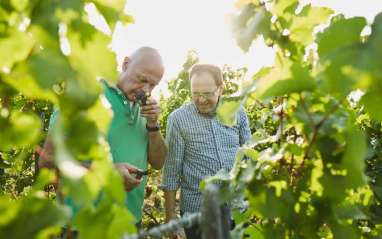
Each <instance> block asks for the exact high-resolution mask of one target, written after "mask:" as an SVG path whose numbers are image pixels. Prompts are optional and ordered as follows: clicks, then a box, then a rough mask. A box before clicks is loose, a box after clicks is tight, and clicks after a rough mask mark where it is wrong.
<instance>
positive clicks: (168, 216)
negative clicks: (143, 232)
mask: <svg viewBox="0 0 382 239" xmlns="http://www.w3.org/2000/svg"><path fill="white" fill-rule="evenodd" d="M171 220H178V217H177V216H176V212H175V211H173V212H170V213H168V212H166V221H165V223H168V222H169V221H171ZM169 238H171V239H175V238H179V235H178V234H173V233H170V235H169Z"/></svg>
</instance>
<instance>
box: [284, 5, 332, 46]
mask: <svg viewBox="0 0 382 239" xmlns="http://www.w3.org/2000/svg"><path fill="white" fill-rule="evenodd" d="M333 13H334V12H333V10H331V9H330V8H323V7H312V6H311V4H308V5H306V6H304V7H303V9H302V11H301V12H300V13H299V14H298V15H297V16H296V17H294V18H293V20H292V21H291V24H290V26H289V27H287V29H289V31H290V35H289V36H290V40H292V41H296V42H299V43H301V44H302V45H303V46H307V45H309V44H311V43H313V42H314V35H313V29H314V27H315V26H317V25H319V24H322V23H327V21H328V18H329V16H330V15H331V14H333Z"/></svg>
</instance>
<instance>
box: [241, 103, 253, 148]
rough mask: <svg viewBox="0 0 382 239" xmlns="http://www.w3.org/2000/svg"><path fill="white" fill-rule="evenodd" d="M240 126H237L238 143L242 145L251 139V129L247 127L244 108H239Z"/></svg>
mask: <svg viewBox="0 0 382 239" xmlns="http://www.w3.org/2000/svg"><path fill="white" fill-rule="evenodd" d="M239 117H240V128H239V144H240V146H243V144H245V143H249V142H250V141H251V130H250V129H249V120H248V117H247V114H246V113H245V110H244V108H243V107H242V108H241V109H240V113H239Z"/></svg>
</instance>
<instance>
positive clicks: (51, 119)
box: [48, 106, 59, 130]
mask: <svg viewBox="0 0 382 239" xmlns="http://www.w3.org/2000/svg"><path fill="white" fill-rule="evenodd" d="M58 114H59V113H58V110H57V107H56V106H54V107H53V112H52V115H51V116H50V119H49V126H48V129H49V130H51V129H52V128H53V125H54V123H55V121H56V119H57V116H58Z"/></svg>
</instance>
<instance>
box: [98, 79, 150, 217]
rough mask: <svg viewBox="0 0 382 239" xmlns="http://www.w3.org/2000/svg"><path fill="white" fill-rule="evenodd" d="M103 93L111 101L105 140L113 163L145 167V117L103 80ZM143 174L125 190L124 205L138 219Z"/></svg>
mask: <svg viewBox="0 0 382 239" xmlns="http://www.w3.org/2000/svg"><path fill="white" fill-rule="evenodd" d="M104 86H105V91H104V94H105V96H106V98H107V99H108V101H109V102H110V104H111V108H112V110H113V112H114V118H113V120H112V122H111V124H110V128H109V133H108V135H107V140H108V142H109V145H110V151H111V154H112V155H113V162H114V163H129V164H131V165H134V166H136V167H137V168H140V169H142V170H147V143H148V133H147V130H146V118H143V117H141V116H140V115H139V105H138V104H136V103H134V105H133V108H132V109H131V110H130V104H129V101H128V100H127V98H126V97H125V95H124V94H123V92H122V91H119V90H117V89H114V88H112V87H109V86H107V85H106V84H105V83H104ZM145 183H146V177H143V178H142V183H141V184H140V185H139V186H138V187H136V188H135V189H133V190H132V191H130V192H126V203H125V204H126V206H127V207H128V209H129V210H130V211H131V212H132V213H133V215H134V216H135V217H136V221H135V222H138V221H140V220H141V219H142V206H143V200H144V188H145Z"/></svg>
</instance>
